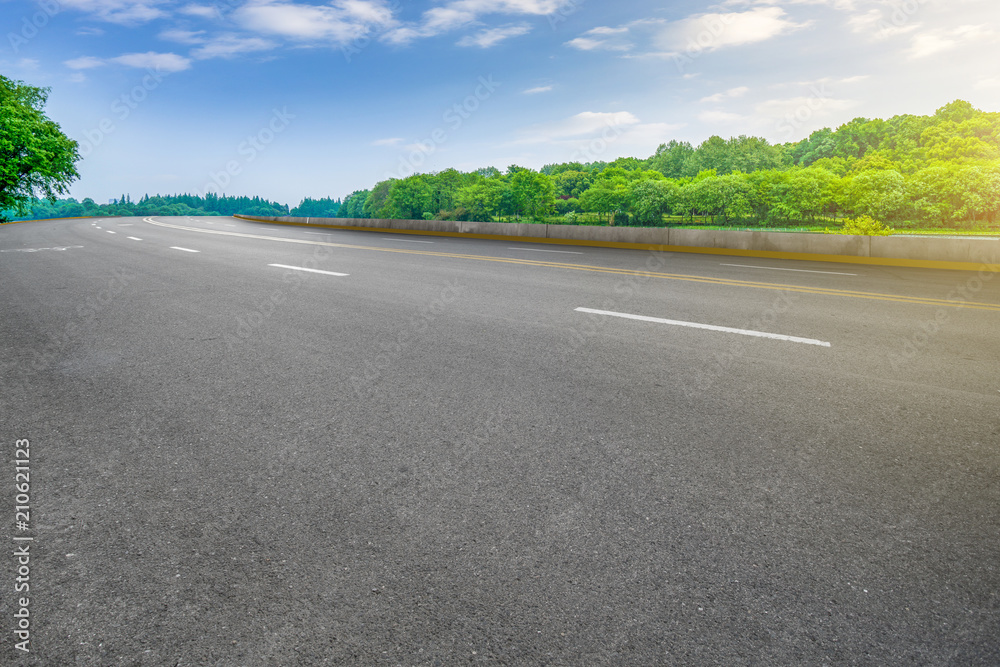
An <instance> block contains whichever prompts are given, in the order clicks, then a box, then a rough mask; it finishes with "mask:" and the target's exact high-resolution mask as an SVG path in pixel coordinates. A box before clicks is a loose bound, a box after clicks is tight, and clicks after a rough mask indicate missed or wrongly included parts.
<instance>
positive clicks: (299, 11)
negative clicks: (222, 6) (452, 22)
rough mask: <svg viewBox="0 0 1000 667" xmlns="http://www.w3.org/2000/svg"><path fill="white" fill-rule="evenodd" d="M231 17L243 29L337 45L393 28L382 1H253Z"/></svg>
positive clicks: (389, 12)
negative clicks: (323, 3)
mask: <svg viewBox="0 0 1000 667" xmlns="http://www.w3.org/2000/svg"><path fill="white" fill-rule="evenodd" d="M235 15H236V19H237V21H239V22H240V23H241V24H242V25H243V26H244V27H246V28H249V29H251V30H256V31H258V32H264V33H269V34H274V35H281V36H283V37H289V38H291V39H300V40H330V41H333V42H335V43H339V44H346V43H348V42H350V41H352V40H355V39H359V38H361V37H364V36H366V35H368V34H369V33H370V32H371V31H372V30H373V29H376V28H379V29H384V28H386V27H389V26H393V25H395V19H393V15H392V10H391V9H390V8H389V7H388V6H387V5H386V4H385V2H383V0H370V1H369V0H334V2H332V3H331V4H329V5H307V4H296V3H294V2H283V1H281V0H277V1H274V0H253V1H252V2H250V3H248V4H246V5H244V6H243V7H241V8H240V9H238V10H237V11H236V14H235Z"/></svg>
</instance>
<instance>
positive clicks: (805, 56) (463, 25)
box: [0, 0, 1000, 206]
mask: <svg viewBox="0 0 1000 667" xmlns="http://www.w3.org/2000/svg"><path fill="white" fill-rule="evenodd" d="M0 17H2V22H0V25H3V26H4V28H5V32H6V34H5V36H4V39H3V41H2V47H0V73H2V74H3V75H5V76H7V77H10V78H14V79H20V80H24V81H26V82H29V83H31V84H33V85H38V86H47V87H51V89H52V92H51V96H50V99H49V106H48V112H49V115H50V117H51V118H53V119H54V120H56V121H57V122H58V123H60V125H61V126H62V128H63V130H64V132H66V133H67V134H68V135H69V136H71V137H73V138H74V139H77V140H78V141H80V143H81V146H82V148H83V152H84V153H85V158H84V160H83V161H82V162H81V163H80V173H81V179H80V181H78V182H77V183H76V184H74V186H73V188H72V194H73V195H74V196H76V197H77V198H83V197H86V196H90V197H93V198H94V199H95V200H97V201H106V200H107V199H108V198H110V197H115V196H118V195H120V194H122V193H129V194H131V195H132V197H133V198H135V197H137V196H140V195H142V194H143V193H147V192H148V193H150V194H155V193H163V194H169V193H176V192H204V191H206V190H215V191H224V192H226V193H228V194H247V195H254V194H259V195H261V196H264V197H267V198H269V199H272V200H277V201H280V202H282V203H288V204H290V205H292V206H294V205H296V204H297V203H298V202H299V201H300V200H301V199H302V198H303V197H306V196H310V197H314V198H316V197H323V196H333V197H342V196H344V195H346V194H349V193H350V192H351V191H353V190H356V189H362V188H366V187H370V186H371V185H373V184H374V183H375V182H377V181H379V180H383V179H385V178H387V177H390V176H406V175H408V174H409V173H413V172H414V171H423V172H427V171H438V170H441V169H445V168H448V167H456V168H459V169H462V170H473V169H477V168H479V167H485V166H496V167H498V168H500V169H504V168H506V167H507V166H508V165H511V164H518V165H521V166H527V167H532V168H535V169H537V168H539V167H541V166H543V165H544V164H547V163H550V162H563V161H568V160H582V161H591V160H612V159H614V158H616V157H620V156H623V155H629V156H637V157H648V156H649V155H650V154H652V153H653V152H654V151H655V149H656V147H657V145H659V144H660V143H663V142H666V141H669V140H670V139H680V140H687V141H691V142H693V143H699V142H701V141H703V140H704V139H706V138H708V137H709V136H711V135H713V134H718V135H721V136H724V137H729V136H733V135H739V134H753V135H757V136H763V137H765V138H767V139H768V140H770V141H773V142H784V141H795V140H798V139H801V138H803V137H806V136H808V134H809V133H810V132H811V131H813V130H815V129H818V128H821V127H825V126H833V127H836V126H837V125H839V124H841V123H844V122H846V121H849V120H850V119H852V118H855V117H857V116H866V117H888V116H892V115H896V114H901V113H915V114H927V113H932V112H933V111H934V110H935V109H936V108H938V107H940V106H942V105H944V104H946V103H948V102H950V101H952V100H954V99H958V98H961V99H966V100H969V101H970V102H972V103H973V104H975V105H976V106H977V107H979V108H982V109H984V110H990V111H1000V64H998V63H1000V60H998V59H997V58H996V55H995V54H996V52H997V48H998V46H1000V20H998V19H1000V7H998V5H997V3H996V0H948V1H946V0H899V2H896V1H893V2H889V1H887V0H724V1H723V2H720V3H718V4H711V3H700V2H686V1H681V2H662V1H661V2H653V1H650V0H616V1H615V2H598V0H429V1H428V0H412V1H411V0H331V1H330V2H327V3H323V2H318V1H315V2H305V1H302V0H216V1H213V2H206V1H204V0H191V1H188V0H178V1H171V0H138V1H134V0H38V1H34V0H32V1H29V0H0Z"/></svg>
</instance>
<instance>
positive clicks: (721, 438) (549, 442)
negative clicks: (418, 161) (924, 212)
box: [0, 218, 1000, 666]
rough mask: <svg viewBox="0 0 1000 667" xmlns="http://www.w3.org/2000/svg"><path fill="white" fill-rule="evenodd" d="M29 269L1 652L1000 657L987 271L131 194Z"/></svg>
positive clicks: (994, 367) (556, 661)
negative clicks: (615, 245)
mask: <svg viewBox="0 0 1000 667" xmlns="http://www.w3.org/2000/svg"><path fill="white" fill-rule="evenodd" d="M998 246H1000V243H998ZM0 280H2V286H3V290H2V291H0V313H2V314H3V316H2V320H0V347H2V356H0V359H2V364H3V365H2V375H0V377H2V381H3V387H4V389H3V391H2V393H0V414H2V416H3V419H2V422H0V428H2V443H3V447H4V448H5V455H4V456H3V457H2V459H3V461H4V463H3V464H2V465H4V466H6V467H7V469H5V470H3V471H2V474H0V477H2V478H3V479H5V480H7V482H5V490H4V495H3V497H4V498H7V503H6V509H4V510H3V512H2V514H3V515H4V518H3V521H2V522H0V526H2V529H0V539H2V540H3V544H4V549H3V551H4V552H6V553H8V554H11V553H12V552H13V551H14V550H15V549H17V548H21V547H23V545H25V544H29V545H30V566H29V567H30V599H29V601H28V604H27V607H22V601H21V600H20V598H21V597H22V595H23V594H21V593H15V592H14V589H13V583H11V582H14V581H15V577H16V576H17V572H18V567H19V565H18V561H17V557H16V556H13V555H8V556H7V557H4V558H2V559H0V571H2V572H3V575H2V577H3V580H4V581H7V582H8V584H5V585H4V591H5V592H4V594H3V595H2V596H0V613H2V616H3V619H4V620H3V627H4V632H3V634H2V637H0V653H2V656H3V657H2V659H0V662H3V663H4V664H38V665H226V666H228V665H341V664H344V665H346V664H361V665H455V664H509V665H529V664H530V665H543V664H544V665H716V664H718V665H825V664H829V665H877V664H882V665H885V664H914V665H917V664H919V665H997V664H1000V537H998V536H1000V327H998V323H1000V278H998V277H997V276H995V275H993V274H991V273H988V272H983V273H981V274H977V273H974V272H952V271H940V270H937V271H935V270H922V269H910V268H891V267H876V266H864V265H850V264H823V263H814V262H794V261H777V260H765V259H749V258H741V257H726V256H713V255H691V254H671V253H667V254H660V253H652V252H642V251H634V250H618V249H606V248H592V247H574V246H562V245H560V246H554V245H534V244H530V243H520V242H511V241H495V240H476V239H463V238H446V237H432V236H397V235H392V234H387V233H363V232H351V231H336V230H325V231H324V230H317V229H306V228H302V227H284V226H274V225H266V224H259V223H252V222H246V221H240V220H235V219H230V218H148V219H143V218H131V219H125V218H109V219H97V220H66V221H54V222H33V223H23V224H16V225H5V226H0ZM22 439H26V440H28V441H29V442H30V463H29V464H27V465H24V466H22V467H29V468H30V494H29V495H30V502H29V505H30V520H29V521H26V522H24V524H23V525H20V526H19V525H18V524H17V523H16V522H15V505H16V504H17V503H18V500H17V498H16V497H15V496H16V494H15V488H14V487H13V480H14V477H15V466H16V465H18V464H16V463H15V443H16V442H17V441H19V440H22ZM22 500H24V498H22ZM27 537H32V538H33V540H24V539H21V540H17V539H16V538H27ZM8 547H9V548H8ZM22 608H27V609H29V610H30V629H29V631H28V632H29V633H30V644H29V645H28V647H29V648H30V651H31V652H30V653H28V654H25V653H24V652H23V651H20V650H18V649H17V648H16V646H15V644H16V643H17V642H18V641H19V638H18V636H17V635H15V633H14V630H15V628H16V624H17V619H16V618H15V617H14V615H15V613H17V612H18V611H19V610H20V609H22Z"/></svg>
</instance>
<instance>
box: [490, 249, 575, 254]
mask: <svg viewBox="0 0 1000 667" xmlns="http://www.w3.org/2000/svg"><path fill="white" fill-rule="evenodd" d="M507 250H530V251H531V252H558V253H561V254H563V255H582V254H583V253H582V252H574V251H573V250H543V249H541V248H507Z"/></svg>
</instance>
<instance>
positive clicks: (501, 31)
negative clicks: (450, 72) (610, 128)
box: [458, 23, 531, 49]
mask: <svg viewBox="0 0 1000 667" xmlns="http://www.w3.org/2000/svg"><path fill="white" fill-rule="evenodd" d="M529 32H531V26H529V25H527V24H525V23H522V24H520V25H509V26H504V27H501V28H492V29H490V30H483V31H481V32H478V33H476V34H475V35H468V36H466V37H463V38H462V39H460V40H459V41H458V46H478V47H479V48H481V49H488V48H490V47H491V46H496V45H497V44H499V43H500V42H502V41H504V40H506V39H510V38H511V37H520V36H521V35H526V34H528V33H529Z"/></svg>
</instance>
